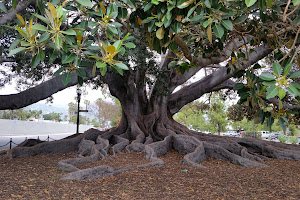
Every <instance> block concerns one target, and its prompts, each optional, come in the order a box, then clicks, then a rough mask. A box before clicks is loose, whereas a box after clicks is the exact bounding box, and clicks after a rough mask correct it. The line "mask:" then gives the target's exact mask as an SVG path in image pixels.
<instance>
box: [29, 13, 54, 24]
mask: <svg viewBox="0 0 300 200" xmlns="http://www.w3.org/2000/svg"><path fill="white" fill-rule="evenodd" d="M32 15H33V16H35V17H37V18H39V19H40V20H42V21H43V22H45V23H46V24H50V21H49V20H48V19H47V18H46V17H44V16H42V15H39V14H36V13H32Z"/></svg>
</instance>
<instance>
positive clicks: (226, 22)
mask: <svg viewBox="0 0 300 200" xmlns="http://www.w3.org/2000/svg"><path fill="white" fill-rule="evenodd" d="M221 24H222V25H223V26H224V27H225V28H226V29H227V30H229V31H232V29H233V25H232V22H231V21H230V20H222V21H221Z"/></svg>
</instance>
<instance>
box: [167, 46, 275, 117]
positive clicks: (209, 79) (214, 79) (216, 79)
mask: <svg viewBox="0 0 300 200" xmlns="http://www.w3.org/2000/svg"><path fill="white" fill-rule="evenodd" d="M271 52H272V49H270V48H269V47H268V46H265V45H261V46H259V47H257V48H256V49H255V51H253V52H252V53H251V54H250V57H249V61H247V62H246V61H244V62H243V64H242V65H240V66H239V67H240V69H243V68H244V67H245V66H249V65H252V64H254V63H256V62H257V61H259V60H261V59H262V58H264V57H266V56H267V55H268V54H269V53H271ZM233 71H234V70H231V72H229V73H227V68H226V67H223V68H220V69H218V70H217V71H215V72H214V73H212V74H210V75H208V76H206V77H204V78H202V79H201V80H199V81H197V82H195V83H193V84H190V85H188V86H186V87H183V88H182V89H180V90H179V91H177V92H175V93H173V94H172V95H171V96H170V98H169V104H168V107H169V108H170V111H171V114H175V113H176V112H178V111H179V110H180V109H181V108H182V107H183V106H184V105H186V104H188V103H190V102H192V101H194V100H196V99H198V98H200V97H201V96H202V95H203V94H205V93H208V92H211V91H214V88H215V87H217V86H218V85H220V84H221V83H223V82H225V81H226V80H228V79H229V78H231V77H232V76H233Z"/></svg>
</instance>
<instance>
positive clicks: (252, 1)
mask: <svg viewBox="0 0 300 200" xmlns="http://www.w3.org/2000/svg"><path fill="white" fill-rule="evenodd" d="M256 1H257V0H245V3H246V5H247V7H250V6H253V4H255V3H256Z"/></svg>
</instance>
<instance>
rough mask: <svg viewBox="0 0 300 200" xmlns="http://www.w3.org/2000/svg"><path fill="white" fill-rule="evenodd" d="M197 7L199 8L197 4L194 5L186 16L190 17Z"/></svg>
mask: <svg viewBox="0 0 300 200" xmlns="http://www.w3.org/2000/svg"><path fill="white" fill-rule="evenodd" d="M196 8H197V6H194V7H192V8H191V9H190V10H189V12H188V14H187V16H186V17H190V16H191V14H193V12H194V10H195V9H196Z"/></svg>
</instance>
